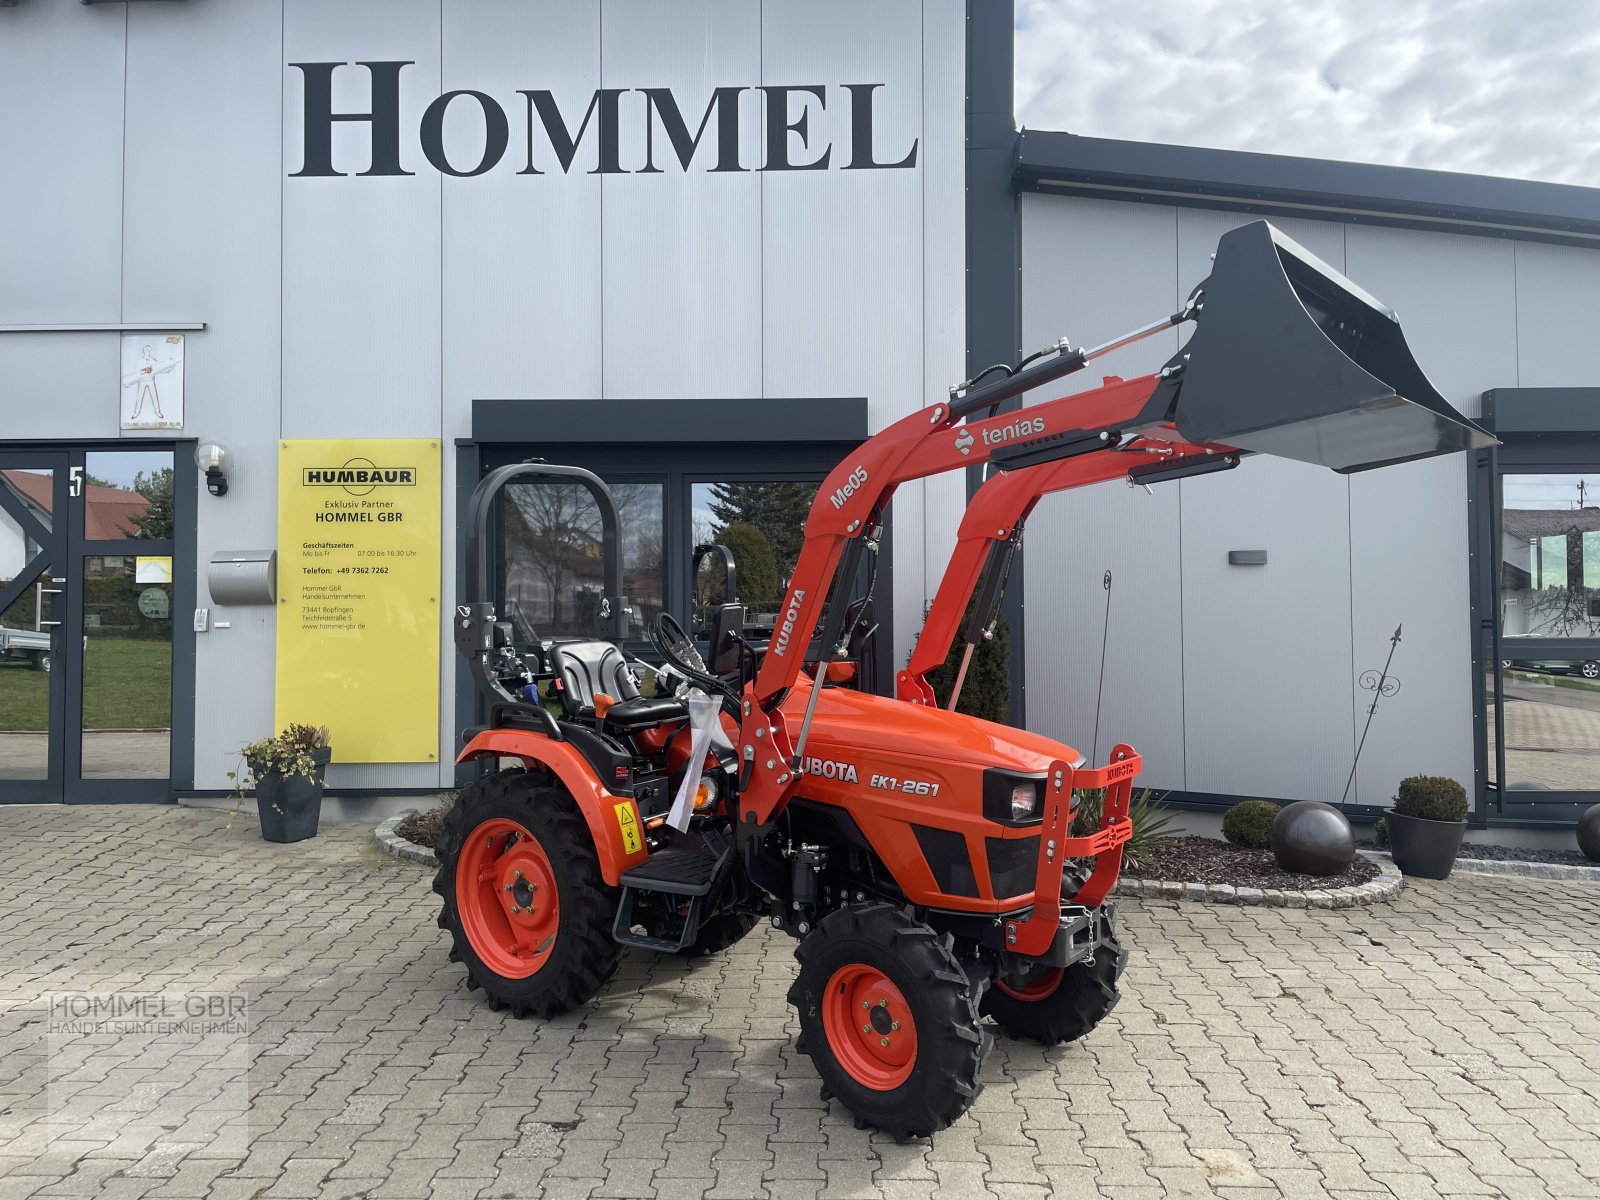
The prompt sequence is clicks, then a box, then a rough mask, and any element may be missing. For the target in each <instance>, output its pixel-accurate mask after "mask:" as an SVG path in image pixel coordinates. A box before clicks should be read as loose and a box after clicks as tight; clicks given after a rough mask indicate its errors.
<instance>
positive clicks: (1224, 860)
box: [1122, 835, 1378, 892]
mask: <svg viewBox="0 0 1600 1200" xmlns="http://www.w3.org/2000/svg"><path fill="white" fill-rule="evenodd" d="M1122 873H1123V875H1125V876H1127V877H1128V878H1130V879H1164V880H1169V881H1172V882H1175V883H1229V884H1233V885H1234V886H1236V887H1252V888H1278V889H1280V890H1296V891H1306V892H1309V891H1326V890H1328V889H1329V888H1343V887H1356V886H1358V885H1360V884H1363V883H1366V882H1367V881H1369V880H1371V879H1375V878H1376V877H1377V875H1378V866H1377V864H1376V863H1374V862H1372V861H1370V860H1368V859H1365V858H1361V857H1359V856H1357V858H1356V861H1355V862H1353V863H1351V864H1350V867H1349V868H1348V869H1347V870H1345V871H1343V872H1341V873H1340V874H1338V875H1296V874H1294V873H1292V872H1290V871H1285V870H1284V869H1283V868H1282V867H1280V866H1279V865H1278V863H1277V860H1276V859H1274V858H1273V857H1272V851H1271V850H1244V849H1241V848H1240V847H1238V846H1235V845H1233V844H1232V843H1230V842H1222V841H1218V840H1217V839H1216V838H1208V837H1196V836H1193V835H1190V836H1188V837H1180V838H1174V839H1173V840H1172V841H1171V842H1170V843H1166V844H1163V845H1161V846H1159V847H1156V848H1154V849H1152V850H1151V851H1150V852H1149V853H1148V855H1147V856H1146V860H1145V861H1143V862H1141V863H1140V864H1139V865H1138V866H1137V867H1134V866H1130V865H1128V864H1127V863H1124V864H1123V868H1122Z"/></svg>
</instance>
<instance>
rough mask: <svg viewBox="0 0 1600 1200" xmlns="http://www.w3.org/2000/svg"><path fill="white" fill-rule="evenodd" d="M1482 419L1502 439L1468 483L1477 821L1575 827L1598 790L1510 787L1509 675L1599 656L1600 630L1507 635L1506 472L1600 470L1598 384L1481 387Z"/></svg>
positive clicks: (1481, 456)
mask: <svg viewBox="0 0 1600 1200" xmlns="http://www.w3.org/2000/svg"><path fill="white" fill-rule="evenodd" d="M1482 420H1483V424H1484V425H1485V426H1486V427H1487V428H1489V429H1490V430H1492V431H1493V432H1494V433H1495V434H1496V436H1497V437H1499V438H1500V440H1501V442H1502V445H1500V446H1498V447H1495V448H1493V449H1490V450H1485V451H1480V452H1478V453H1477V454H1476V455H1475V456H1474V459H1473V465H1472V474H1471V477H1470V479H1469V483H1468V491H1467V521H1468V530H1467V531H1468V537H1469V542H1468V544H1469V547H1470V549H1471V555H1472V558H1471V563H1472V569H1471V574H1470V583H1471V587H1470V591H1471V600H1472V629H1473V643H1472V671H1473V733H1474V742H1475V745H1474V767H1475V774H1476V783H1477V787H1476V788H1475V793H1476V794H1475V796H1474V804H1473V814H1472V817H1473V823H1474V824H1477V825H1501V824H1503V825H1519V826H1535V827H1537V826H1545V827H1555V828H1571V827H1572V826H1573V825H1575V824H1576V823H1577V819H1578V817H1580V816H1581V815H1582V814H1583V811H1584V810H1585V809H1586V808H1588V807H1589V806H1590V805H1591V804H1594V803H1596V802H1597V801H1600V794H1597V792H1600V789H1596V791H1581V792H1580V791H1548V792H1546V791H1514V790H1510V789H1508V788H1506V787H1505V718H1504V715H1503V708H1504V704H1503V701H1502V698H1503V696H1504V694H1505V693H1504V679H1503V671H1502V669H1501V664H1502V662H1504V661H1505V660H1506V659H1515V658H1540V659H1545V658H1551V659H1560V658H1600V638H1507V637H1505V636H1504V633H1503V630H1502V628H1501V624H1502V623H1501V614H1500V545H1501V520H1500V512H1501V503H1502V485H1501V481H1502V479H1503V478H1504V476H1505V475H1506V474H1507V473H1519V472H1523V471H1530V472H1540V473H1549V474H1574V475H1576V474H1593V473H1600V388H1496V389H1494V390H1492V391H1488V392H1485V393H1484V395H1483V418H1482ZM1486 677H1487V678H1489V679H1492V681H1493V682H1492V686H1493V690H1494V695H1495V697H1496V698H1497V703H1496V704H1495V706H1494V718H1493V719H1494V723H1495V729H1494V739H1493V741H1494V746H1495V748H1496V754H1495V755H1494V758H1493V760H1492V761H1491V758H1490V755H1489V753H1488V744H1489V738H1488V736H1487V735H1488V732H1489V731H1488V728H1487V725H1488V721H1489V719H1490V718H1489V713H1488V702H1487V697H1486V696H1485V684H1484V681H1485V679H1486Z"/></svg>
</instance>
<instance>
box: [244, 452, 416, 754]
mask: <svg viewBox="0 0 1600 1200" xmlns="http://www.w3.org/2000/svg"><path fill="white" fill-rule="evenodd" d="M441 488H442V475H441V472H440V454H439V442H438V440H437V439H434V440H422V439H410V438H405V439H401V438H393V439H385V438H373V439H368V438H362V439H359V440H357V439H351V440H321V439H318V440H306V441H284V442H280V443H279V445H278V598H279V604H278V647H277V649H278V653H277V666H278V670H277V713H276V718H275V722H274V724H275V725H276V726H277V727H278V728H280V729H281V728H282V727H283V726H285V725H287V724H288V723H289V722H291V721H296V722H304V723H307V724H311V725H326V726H327V727H328V731H329V733H330V734H332V737H333V754H334V758H335V760H336V761H338V762H343V763H403V762H420V763H429V762H435V763H436V762H438V761H439V750H440V747H439V642H440V636H441V632H442V626H441V622H442V621H443V617H442V616H441V613H442V612H443V611H444V609H445V608H446V607H447V606H443V605H441V604H440V601H439V583H440V580H439V545H440V513H439V506H440V502H441V499H442V492H441ZM375 665H381V668H382V674H383V683H382V685H381V687H377V688H375V687H374V685H373V681H372V672H373V669H374V666H375Z"/></svg>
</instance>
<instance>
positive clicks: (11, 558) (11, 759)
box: [0, 453, 68, 802]
mask: <svg viewBox="0 0 1600 1200" xmlns="http://www.w3.org/2000/svg"><path fill="white" fill-rule="evenodd" d="M67 493H68V470H67V458H66V455H64V454H14V453H13V454H0V802H8V801H9V802H19V801H21V802H39V801H46V800H59V799H61V798H62V785H63V781H64V778H65V738H64V736H63V729H64V725H65V720H64V716H65V713H64V710H65V699H66V695H65V693H66V686H65V684H66V676H65V674H64V673H63V670H62V667H63V659H62V650H63V648H64V643H65V634H64V631H63V627H64V624H65V622H64V621H63V619H62V614H63V613H64V612H65V611H66V601H67V598H68V596H67V588H66V573H67V559H66V529H65V526H64V523H63V522H61V521H60V520H58V519H57V515H58V514H60V513H64V512H66V511H67V501H68V494H67Z"/></svg>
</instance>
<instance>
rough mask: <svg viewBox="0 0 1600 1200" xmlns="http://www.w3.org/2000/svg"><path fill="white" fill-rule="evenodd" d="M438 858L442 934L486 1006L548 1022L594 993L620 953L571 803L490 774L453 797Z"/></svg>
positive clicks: (533, 783) (508, 774)
mask: <svg viewBox="0 0 1600 1200" xmlns="http://www.w3.org/2000/svg"><path fill="white" fill-rule="evenodd" d="M437 853H438V856H439V871H438V874H437V875H435V876H434V880H433V890H434V891H436V892H438V893H439V895H440V897H441V898H442V899H443V901H444V905H443V909H442V911H441V912H440V913H439V926H440V928H442V929H444V930H446V931H448V933H449V934H450V940H451V943H452V945H451V950H450V957H451V959H452V960H454V961H457V962H462V963H465V964H466V968H467V986H468V987H469V988H480V987H481V988H482V989H483V991H484V994H485V995H486V996H487V997H488V1000H489V1004H490V1006H491V1007H493V1008H509V1009H510V1010H511V1012H512V1015H513V1016H517V1017H521V1016H525V1015H530V1014H531V1015H533V1016H536V1017H554V1016H558V1015H559V1014H561V1013H564V1012H568V1011H570V1010H571V1009H574V1008H576V1007H578V1006H579V1005H580V1004H583V1003H585V1002H587V1001H588V1000H590V999H592V998H593V997H594V995H595V994H596V993H597V992H599V990H600V988H601V986H602V985H604V983H605V981H606V980H607V979H609V978H610V976H611V972H612V971H613V970H615V969H616V965H617V957H618V955H619V954H620V952H621V947H619V946H618V945H617V943H616V941H615V939H614V938H613V937H612V935H611V924H612V920H613V918H614V917H615V914H616V894H615V892H614V891H612V889H610V888H608V887H606V886H605V882H604V880H603V879H601V877H600V864H599V860H598V858H597V857H596V855H595V849H594V843H593V842H592V840H591V839H590V836H589V827H588V825H586V824H585V823H584V820H583V817H582V816H581V815H580V814H579V812H578V808H577V805H576V803H575V802H574V801H573V799H572V797H571V796H569V795H568V794H567V793H566V792H565V791H564V790H562V789H560V788H554V787H546V786H541V785H540V784H539V783H538V781H537V777H535V776H530V775H529V774H528V773H527V772H526V771H523V770H521V769H513V770H509V771H501V772H500V773H498V774H496V775H491V776H489V777H488V778H487V779H483V780H481V781H479V782H478V783H475V784H473V785H472V786H470V787H467V788H463V789H462V791H461V793H460V794H459V795H458V796H457V797H456V802H455V805H454V806H453V807H452V808H451V809H450V812H449V813H448V814H447V815H446V817H445V827H444V832H443V834H442V835H441V836H440V838H439V845H438V849H437Z"/></svg>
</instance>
